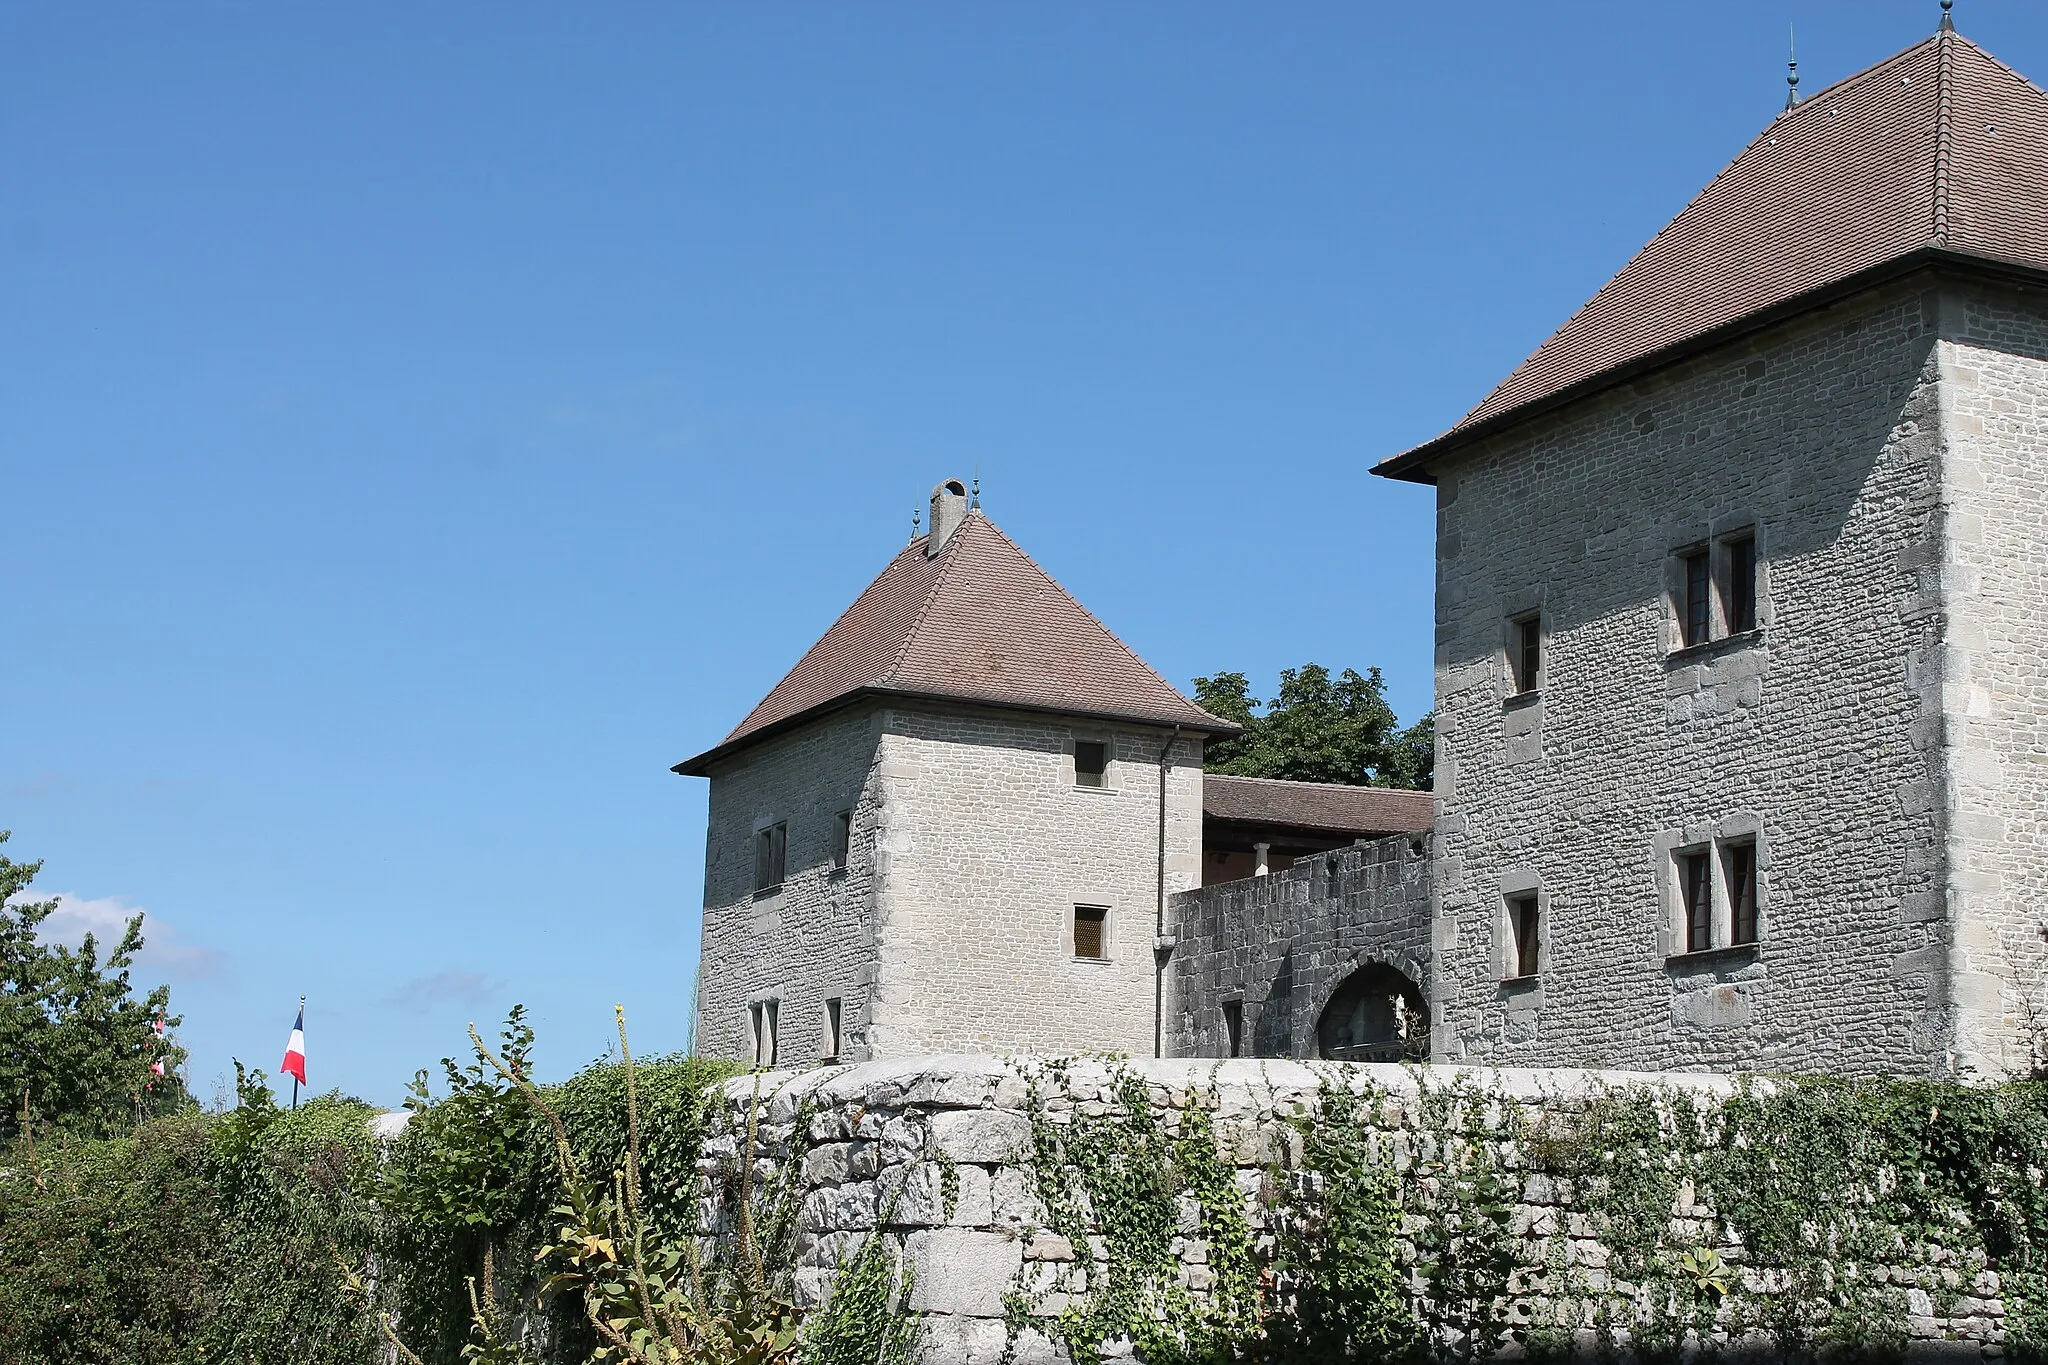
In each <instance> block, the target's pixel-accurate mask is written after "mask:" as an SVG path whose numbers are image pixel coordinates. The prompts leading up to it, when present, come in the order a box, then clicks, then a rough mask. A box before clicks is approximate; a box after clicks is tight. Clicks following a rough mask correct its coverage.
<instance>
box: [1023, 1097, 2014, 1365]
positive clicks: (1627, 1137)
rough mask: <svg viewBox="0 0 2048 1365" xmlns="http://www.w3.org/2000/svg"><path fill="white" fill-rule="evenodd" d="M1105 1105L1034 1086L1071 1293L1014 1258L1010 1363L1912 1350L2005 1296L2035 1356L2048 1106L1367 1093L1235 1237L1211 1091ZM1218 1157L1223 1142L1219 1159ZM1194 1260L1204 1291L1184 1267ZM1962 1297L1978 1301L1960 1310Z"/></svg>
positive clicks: (1323, 1111) (1350, 1104)
mask: <svg viewBox="0 0 2048 1365" xmlns="http://www.w3.org/2000/svg"><path fill="white" fill-rule="evenodd" d="M1099 1064H1103V1065H1107V1066H1108V1067H1109V1068H1110V1076H1111V1082H1110V1086H1109V1090H1110V1092H1111V1093H1112V1094H1113V1096H1114V1103H1112V1104H1100V1103H1097V1104H1092V1105H1090V1104H1084V1105H1080V1106H1075V1105H1073V1104H1072V1103H1070V1102H1068V1101H1067V1100H1065V1099H1064V1098H1063V1092H1064V1091H1065V1090H1066V1088H1067V1087H1066V1081H1067V1073H1068V1071H1069V1070H1070V1068H1071V1066H1072V1064H1071V1063H1061V1062H1050V1063H1042V1064H1035V1065H1033V1066H1030V1067H1027V1072H1026V1079H1027V1113H1028V1117H1029V1119H1030V1123H1031V1132H1032V1143H1031V1150H1030V1152H1029V1153H1028V1160H1029V1164H1030V1168H1031V1173H1032V1176H1033V1179H1034V1181H1035V1185H1036V1189H1037V1192H1038V1195H1039V1199H1040V1202H1041V1204H1042V1205H1043V1208H1044V1218H1045V1223H1046V1227H1047V1230H1049V1231H1051V1232H1053V1233H1055V1234H1057V1235H1059V1236H1061V1237H1064V1238H1066V1239H1067V1240H1068V1241H1069V1242H1071V1243H1072V1245H1073V1247H1074V1250H1075V1254H1076V1260H1075V1262H1074V1263H1073V1265H1072V1268H1071V1269H1063V1268H1054V1269H1052V1270H1047V1269H1045V1268H1043V1267H1039V1266H1034V1265H1033V1264H1031V1263H1029V1262H1027V1264H1026V1266H1025V1270H1024V1272H1023V1273H1022V1274H1021V1275H1020V1277H1019V1280H1018V1282H1017V1284H1016V1286H1015V1287H1014V1290H1013V1292H1012V1294H1011V1296H1010V1312H1009V1324H1010V1328H1011V1332H1012V1339H1013V1341H1014V1340H1015V1339H1016V1338H1017V1336H1019V1335H1020V1334H1021V1333H1022V1332H1023V1331H1024V1330H1025V1329H1027V1328H1030V1329H1035V1330H1037V1331H1039V1332H1042V1333H1044V1334H1046V1335H1047V1336H1050V1337H1052V1338H1054V1339H1055V1340H1057V1341H1058V1342H1060V1343H1061V1344H1062V1345H1064V1346H1065V1347H1066V1349H1067V1350H1068V1352H1069V1353H1070V1354H1071V1355H1072V1356H1073V1358H1074V1359H1075V1360H1076V1361H1078V1362H1091V1361H1095V1360H1098V1359H1100V1358H1101V1356H1102V1355H1103V1353H1104V1351H1105V1349H1107V1348H1111V1347H1113V1346H1115V1345H1116V1344H1119V1343H1121V1342H1123V1341H1129V1342H1131V1343H1132V1344H1134V1345H1135V1346H1136V1348H1137V1350H1138V1352H1139V1355H1140V1356H1141V1358H1142V1359H1144V1360H1146V1361H1147V1362H1176V1363H1177V1362H1192V1361H1221V1360H1231V1359H1256V1360H1261V1361H1276V1362H1294V1361H1300V1362H1307V1361H1321V1360H1333V1359H1356V1360H1367V1359H1369V1360H1403V1359H1422V1358H1425V1357H1427V1358H1445V1357H1448V1358H1453V1359H1478V1358H1485V1357H1489V1356H1492V1355H1494V1354H1496V1353H1498V1352H1501V1351H1503V1350H1514V1351H1519V1352H1521V1353H1523V1354H1525V1355H1526V1356H1528V1357H1530V1358H1536V1359H1542V1358H1563V1357H1565V1356H1567V1355H1571V1354H1574V1353H1582V1352H1584V1351H1586V1350H1587V1349H1592V1350H1594V1351H1596V1352H1598V1353H1603V1354H1608V1355H1612V1356H1621V1355H1627V1356H1629V1357H1632V1358H1635V1359H1639V1360H1645V1361H1660V1360H1671V1361H1676V1360H1678V1359H1680V1358H1682V1357H1684V1356H1685V1355H1687V1354H1688V1353H1690V1352H1693V1351H1697V1350H1698V1349H1700V1348H1701V1347H1702V1346H1703V1345H1711V1344H1713V1343H1716V1342H1723V1341H1734V1342H1740V1343H1742V1344H1744V1345H1745V1346H1748V1347H1751V1348H1756V1349H1761V1350H1764V1351H1766V1352H1767V1353H1769V1354H1770V1355H1771V1356H1773V1357H1774V1358H1780V1359H1826V1358H1836V1359H1847V1358H1856V1359H1871V1358H1879V1359H1883V1358H1894V1357H1897V1356H1900V1355H1901V1354H1903V1352H1904V1350H1905V1348H1906V1345H1907V1341H1908V1338H1909V1327H1910V1326H1911V1323H1910V1321H1909V1319H1914V1318H1919V1319H1924V1320H1927V1321H1926V1322H1925V1323H1923V1326H1927V1325H1932V1321H1933V1320H1935V1319H1944V1318H1952V1317H1955V1316H1958V1315H1959V1314H1960V1315H1961V1316H1969V1315H1970V1314H1971V1313H1973V1312H1974V1313H1981V1312H1984V1311H1987V1310H1988V1301H1990V1300H1993V1299H2002V1301H2003V1307H2004V1310H2005V1318H2004V1323H2005V1329H2006V1332H2007V1337H2008V1339H2007V1342H2006V1353H2007V1356H2008V1358H2012V1359H2020V1360H2040V1359H2044V1358H2048V1351H2044V1345H2048V1330H2044V1329H2048V1274H2044V1270H2048V1193H2044V1167H2048V1097H2044V1087H2043V1086H2042V1085H2041V1084H2040V1083H2038V1082H2020V1083H2014V1084H2009V1085H2005V1086H2000V1087H1993V1088H1974V1087H1963V1086H1954V1085H1938V1084H1933V1083H1923V1082H1882V1081H1846V1080H1837V1079H1821V1078H1799V1079H1793V1078H1782V1079H1773V1080H1770V1081H1753V1082H1743V1083H1740V1084H1738V1086H1737V1088H1736V1089H1735V1091H1734V1092H1733V1093H1732V1094H1731V1095H1729V1096H1727V1097H1725V1098H1718V1099H1709V1098H1703V1097H1701V1096H1698V1095H1695V1094H1692V1093H1688V1092H1686V1091H1682V1090H1674V1089H1666V1088H1616V1089H1609V1090H1605V1091H1601V1092H1598V1093H1595V1094H1591V1095H1587V1096H1581V1097H1578V1098H1577V1099H1576V1100H1573V1101H1567V1102H1547V1103H1545V1104H1543V1105H1541V1106H1526V1107H1525V1106H1523V1105H1521V1104H1518V1103H1516V1102H1514V1101H1512V1100H1508V1099H1504V1098H1503V1097H1501V1096H1500V1095H1498V1094H1495V1093H1492V1092H1490V1091H1487V1090H1484V1089H1481V1088H1479V1087H1477V1086H1476V1085H1474V1084H1473V1083H1472V1082H1471V1081H1470V1080H1469V1079H1465V1078H1462V1077H1460V1078H1454V1079H1450V1080H1443V1079H1440V1078H1437V1077H1434V1076H1432V1075H1430V1073H1428V1072H1427V1071H1419V1072H1418V1073H1417V1076H1418V1080H1419V1089H1418V1090H1417V1091H1415V1092H1410V1093H1403V1094H1398V1095H1394V1094H1388V1093H1386V1092H1384V1091H1381V1090H1378V1089H1374V1088H1370V1087H1367V1088H1365V1089H1363V1090H1362V1091H1361V1090H1358V1089H1354V1088H1352V1087H1353V1084H1354V1080H1353V1077H1352V1075H1351V1073H1348V1072H1346V1071H1342V1070H1335V1069H1333V1070H1331V1071H1329V1072H1328V1073H1327V1076H1328V1079H1327V1080H1326V1082H1325V1084H1324V1085H1323V1086H1322V1087H1321V1090H1320V1092H1319V1093H1318V1095H1317V1097H1316V1101H1315V1103H1314V1105H1313V1106H1311V1107H1310V1109H1309V1112H1307V1113H1304V1114H1301V1115H1298V1116H1296V1117H1295V1118H1294V1120H1293V1122H1292V1124H1291V1132H1290V1131H1288V1127H1287V1126H1286V1125H1276V1124H1274V1123H1272V1122H1270V1121H1269V1122H1268V1124H1267V1125H1266V1131H1267V1132H1268V1133H1269V1134H1276V1133H1277V1134H1279V1135H1280V1137H1281V1140H1279V1141H1277V1142H1269V1143H1268V1144H1267V1146H1268V1150H1267V1151H1266V1152H1265V1153H1263V1155H1262V1160H1261V1162H1260V1184H1259V1192H1258V1195H1257V1197H1256V1198H1255V1199H1254V1200H1253V1201H1252V1221H1253V1222H1255V1223H1261V1224H1263V1225H1264V1227H1265V1228H1266V1229H1268V1231H1266V1232H1263V1233H1261V1232H1259V1231H1258V1230H1257V1229H1256V1228H1255V1227H1253V1226H1248V1225H1247V1219H1246V1216H1245V1210H1246V1200H1245V1198H1244V1194H1243V1192H1242V1191H1241V1190H1240V1188H1239V1186H1238V1184H1237V1179H1238V1169H1237V1161H1236V1159H1235V1158H1234V1157H1232V1158H1226V1156H1225V1155H1224V1154H1223V1153H1222V1152H1221V1151H1219V1143H1218V1138H1217V1133H1216V1127H1217V1119H1216V1113H1217V1110H1218V1108H1219V1099H1218V1096H1217V1094H1216V1090H1215V1087H1214V1085H1213V1084H1212V1085H1210V1086H1209V1087H1207V1088H1206V1090H1205V1089H1204V1088H1203V1087H1200V1086H1197V1087H1194V1088H1193V1089H1191V1090H1189V1091H1188V1092H1187V1093H1185V1094H1181V1095H1178V1096H1173V1097H1171V1102H1170V1103H1167V1104H1162V1103H1160V1101H1159V1099H1158V1097H1157V1094H1156V1092H1153V1091H1151V1090H1150V1089H1149V1088H1148V1086H1147V1084H1146V1082H1145V1081H1143V1080H1142V1079H1141V1078H1140V1077H1138V1076H1137V1075H1136V1074H1135V1073H1134V1072H1132V1071H1131V1070H1130V1068H1129V1067H1128V1066H1127V1065H1125V1064H1122V1063H1119V1062H1117V1061H1115V1060H1114V1059H1107V1060H1106V1061H1105V1062H1103V1063H1099ZM1226 1145H1227V1144H1226ZM1196 1245H1199V1249H1200V1254H1199V1256H1197V1257H1194V1258H1193V1259H1194V1260H1195V1261H1196V1262H1198V1263H1199V1265H1200V1267H1201V1269H1200V1272H1199V1280H1198V1282H1199V1286H1200V1287H1199V1289H1197V1288H1193V1287H1191V1285H1192V1284H1193V1283H1196V1282H1197V1275H1196V1272H1193V1271H1191V1269H1190V1257H1189V1255H1188V1253H1189V1250H1190V1248H1191V1247H1193V1246H1196ZM1972 1301H1974V1302H1972Z"/></svg>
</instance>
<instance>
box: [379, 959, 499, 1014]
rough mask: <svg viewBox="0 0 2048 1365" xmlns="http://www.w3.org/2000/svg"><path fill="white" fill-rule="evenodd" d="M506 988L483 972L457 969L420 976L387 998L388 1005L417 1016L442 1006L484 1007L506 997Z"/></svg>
mask: <svg viewBox="0 0 2048 1365" xmlns="http://www.w3.org/2000/svg"><path fill="white" fill-rule="evenodd" d="M504 989H505V985H504V983H503V982H502V981H498V980H496V979H494V978H492V977H488V976H485V975H484V974H483V973H482V972H463V971H457V970H455V969H454V968H452V967H451V968H449V969H448V970H447V971H443V972H434V973H432V974H431V975H428V976H416V977H414V978H413V979H412V980H410V981H408V982H406V983H405V984H404V985H403V986H400V987H399V988H398V989H397V990H394V991H393V992H391V994H390V995H388V996H386V997H385V1001H386V1003H388V1004H391V1005H395V1006H397V1007H398V1008H399V1009H402V1010H409V1011H411V1012H412V1013H414V1014H427V1013H429V1012H431V1011H432V1010H434V1009H435V1008H436V1007H438V1006H441V1005H482V1004H485V1003H487V1002H488V1001H489V1000H490V998H491V997H492V996H494V995H501V994H503V992H504Z"/></svg>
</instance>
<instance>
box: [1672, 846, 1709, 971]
mask: <svg viewBox="0 0 2048 1365" xmlns="http://www.w3.org/2000/svg"><path fill="white" fill-rule="evenodd" d="M1712 872H1713V863H1712V861H1711V860H1710V859H1709V858H1708V857H1707V852H1706V850H1705V849H1695V850H1693V851H1691V852H1687V853H1681V854H1679V855H1678V899H1679V904H1680V906H1681V907H1682V908H1683V909H1684V911H1685V950H1686V951H1687V952H1688V953H1704V952H1705V951H1707V949H1709V948H1711V947H1713V946H1714V884H1713V880H1712Z"/></svg>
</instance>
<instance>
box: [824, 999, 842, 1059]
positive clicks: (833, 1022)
mask: <svg viewBox="0 0 2048 1365" xmlns="http://www.w3.org/2000/svg"><path fill="white" fill-rule="evenodd" d="M839 1005H840V998H839V997H838V996H836V995H835V996H833V997H832V998H831V999H829V1000H827V1001H826V1002H825V1060H826V1061H828V1062H836V1061H838V1060H839Z"/></svg>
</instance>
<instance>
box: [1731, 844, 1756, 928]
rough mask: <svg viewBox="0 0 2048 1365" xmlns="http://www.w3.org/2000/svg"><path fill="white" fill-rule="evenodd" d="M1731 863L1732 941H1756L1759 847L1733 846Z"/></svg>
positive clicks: (1753, 845) (1750, 845) (1751, 845)
mask: <svg viewBox="0 0 2048 1365" xmlns="http://www.w3.org/2000/svg"><path fill="white" fill-rule="evenodd" d="M1726 857H1727V863H1728V941H1729V942H1730V943H1736V944H1741V943H1754V942H1756V845H1755V844H1753V843H1748V842H1744V843H1739V844H1730V845H1728V847H1727V849H1726Z"/></svg>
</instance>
